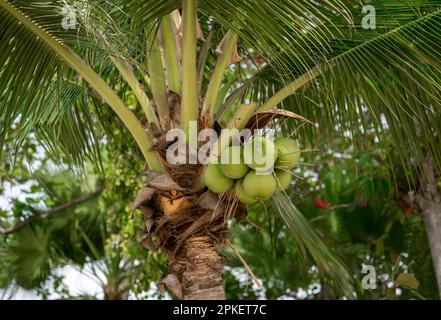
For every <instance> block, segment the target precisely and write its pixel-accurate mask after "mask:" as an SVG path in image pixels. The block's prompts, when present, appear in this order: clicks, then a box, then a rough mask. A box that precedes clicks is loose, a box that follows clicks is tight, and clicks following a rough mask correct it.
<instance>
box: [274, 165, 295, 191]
mask: <svg viewBox="0 0 441 320" xmlns="http://www.w3.org/2000/svg"><path fill="white" fill-rule="evenodd" d="M274 175H275V177H276V181H277V187H276V192H281V191H285V190H286V189H288V188H289V187H290V186H291V180H292V179H291V173H290V172H287V171H284V170H274Z"/></svg>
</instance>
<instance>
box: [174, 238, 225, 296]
mask: <svg viewBox="0 0 441 320" xmlns="http://www.w3.org/2000/svg"><path fill="white" fill-rule="evenodd" d="M182 257H186V260H187V262H188V267H187V268H185V270H184V271H183V272H182V274H181V281H182V285H183V294H184V299H185V300H225V291H224V285H223V278H222V269H223V266H224V263H223V259H222V257H221V256H220V254H219V252H218V251H217V248H216V246H215V244H214V243H213V240H212V239H211V238H210V237H209V236H205V235H202V236H195V237H191V238H189V239H187V240H186V241H185V243H184V244H183V246H182Z"/></svg>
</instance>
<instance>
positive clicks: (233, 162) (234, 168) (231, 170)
mask: <svg viewBox="0 0 441 320" xmlns="http://www.w3.org/2000/svg"><path fill="white" fill-rule="evenodd" d="M219 168H220V170H221V171H222V173H223V174H224V175H225V176H226V177H228V178H231V179H240V178H243V177H245V175H246V174H247V173H248V171H249V170H250V168H249V167H248V166H247V165H246V164H245V163H244V160H243V152H242V148H241V147H240V146H232V147H228V148H226V149H225V150H223V151H222V153H221V157H220V164H219Z"/></svg>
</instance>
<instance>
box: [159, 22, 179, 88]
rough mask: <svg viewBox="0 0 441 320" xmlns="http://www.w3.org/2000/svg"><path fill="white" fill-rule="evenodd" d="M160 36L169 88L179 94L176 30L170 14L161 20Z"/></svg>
mask: <svg viewBox="0 0 441 320" xmlns="http://www.w3.org/2000/svg"><path fill="white" fill-rule="evenodd" d="M161 36H162V43H163V46H164V61H165V67H166V70H167V79H168V85H169V88H170V90H171V91H173V92H176V93H178V94H181V64H180V61H179V54H178V44H177V43H176V30H175V28H174V26H173V21H172V17H171V15H166V16H165V17H164V18H163V20H162V23H161Z"/></svg>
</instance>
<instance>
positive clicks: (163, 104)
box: [147, 28, 170, 128]
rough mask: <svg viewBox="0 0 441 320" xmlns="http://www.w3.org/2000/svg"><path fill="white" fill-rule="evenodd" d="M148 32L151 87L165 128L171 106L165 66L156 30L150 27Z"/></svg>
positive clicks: (148, 62) (148, 63)
mask: <svg viewBox="0 0 441 320" xmlns="http://www.w3.org/2000/svg"><path fill="white" fill-rule="evenodd" d="M147 32H148V33H149V34H151V35H152V36H148V40H147V44H148V46H149V52H147V65H148V70H149V75H150V89H151V91H152V95H153V100H154V101H155V105H156V110H157V112H158V116H159V120H160V122H161V126H162V127H163V128H167V127H168V122H169V113H170V108H169V105H168V94H167V86H166V83H165V76H164V66H163V64H162V57H161V52H160V50H159V45H158V39H157V37H155V34H156V32H154V30H153V29H152V28H150V29H149V30H148V31H147Z"/></svg>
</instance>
